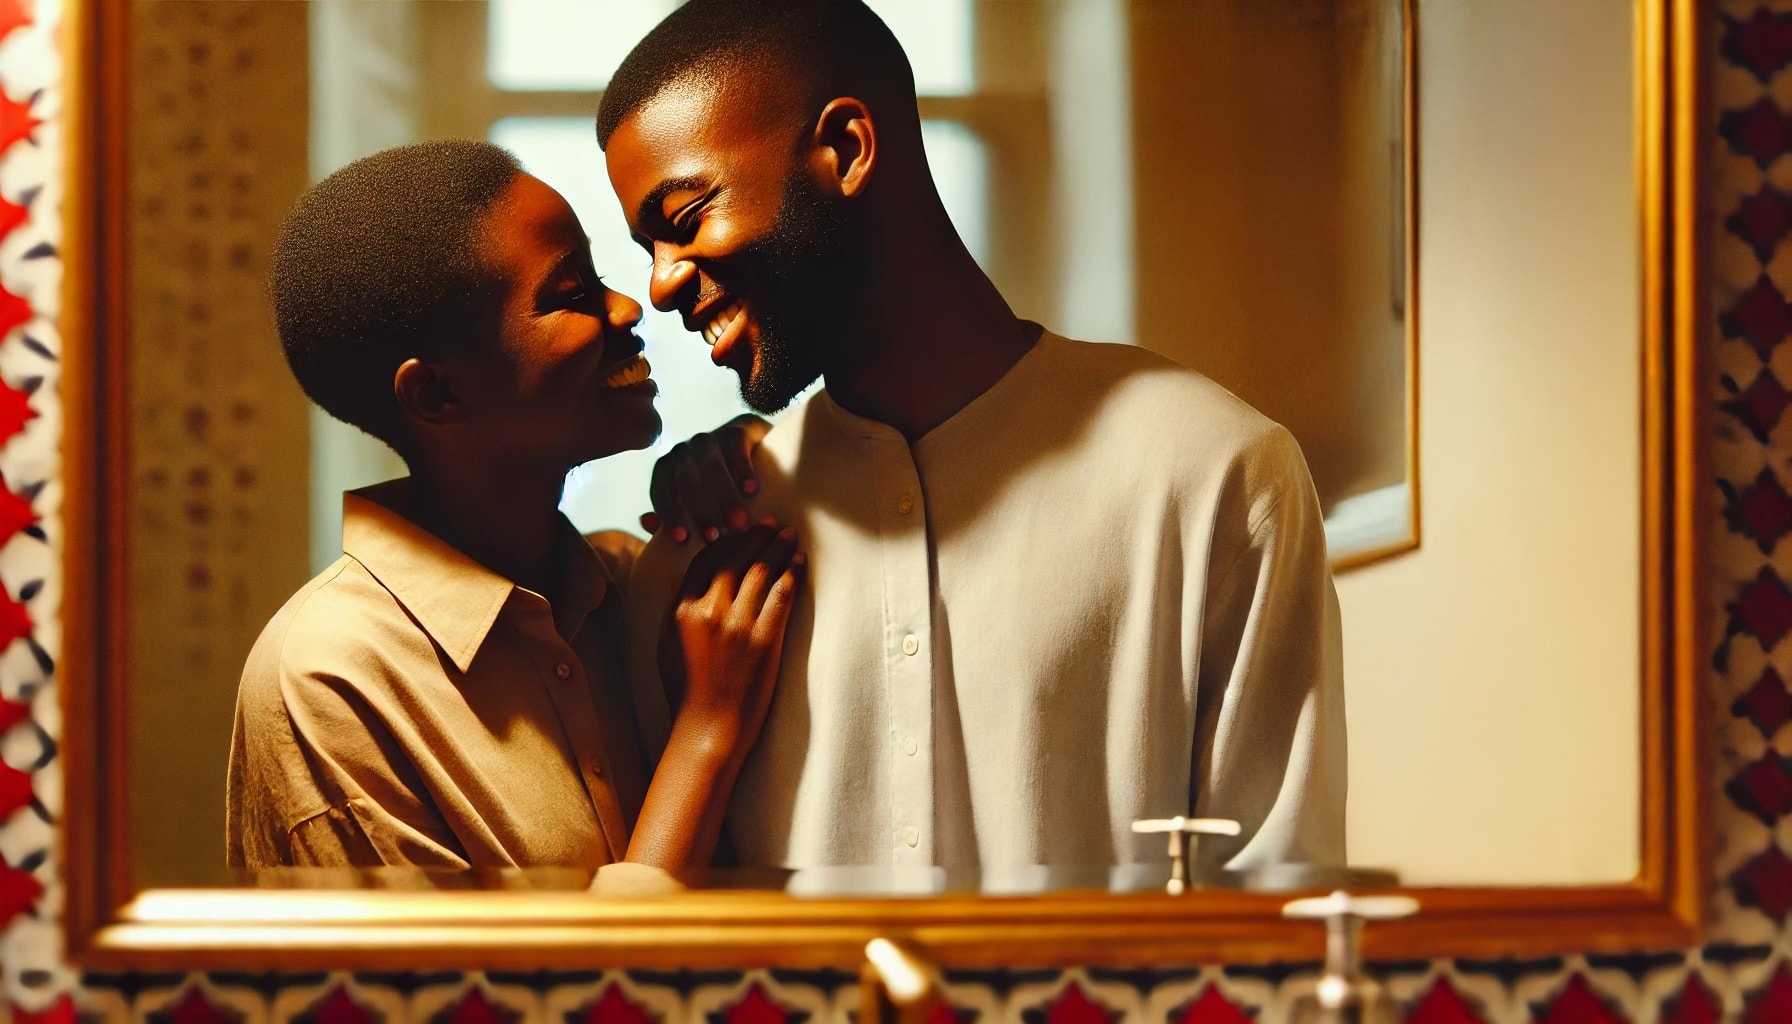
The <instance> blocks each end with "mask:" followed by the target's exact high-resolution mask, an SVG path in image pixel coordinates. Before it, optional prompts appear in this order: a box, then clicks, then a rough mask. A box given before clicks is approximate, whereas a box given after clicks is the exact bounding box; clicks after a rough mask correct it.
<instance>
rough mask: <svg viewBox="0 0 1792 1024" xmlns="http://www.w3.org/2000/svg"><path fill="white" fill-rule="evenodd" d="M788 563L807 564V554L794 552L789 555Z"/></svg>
mask: <svg viewBox="0 0 1792 1024" xmlns="http://www.w3.org/2000/svg"><path fill="white" fill-rule="evenodd" d="M790 564H791V565H808V564H809V556H808V555H805V554H803V553H802V552H800V551H799V552H797V553H796V554H794V555H791V556H790Z"/></svg>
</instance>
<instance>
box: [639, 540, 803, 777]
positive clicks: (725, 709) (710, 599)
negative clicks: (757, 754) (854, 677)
mask: <svg viewBox="0 0 1792 1024" xmlns="http://www.w3.org/2000/svg"><path fill="white" fill-rule="evenodd" d="M803 565H804V560H803V556H802V555H801V554H799V553H797V550H796V527H794V526H786V527H784V528H783V529H782V530H780V529H778V528H777V526H776V525H775V524H773V523H769V522H762V523H760V524H759V525H757V526H753V527H751V528H749V529H748V530H747V531H746V532H744V533H739V534H730V535H728V536H726V537H722V538H720V539H718V540H716V541H715V542H714V543H711V544H710V545H709V546H708V547H706V548H704V549H703V550H702V551H701V552H699V553H698V554H697V557H696V558H694V559H692V560H691V565H690V568H689V569H688V570H687V571H686V572H685V578H684V586H683V587H682V588H681V589H680V591H679V596H678V605H677V607H676V608H674V609H673V612H672V627H673V631H674V633H675V635H676V636H675V638H676V645H675V647H676V650H675V651H673V650H668V649H666V648H665V647H662V658H661V666H660V670H661V673H662V675H661V678H662V679H664V678H668V674H667V670H668V669H671V670H672V672H673V673H680V670H681V669H682V672H681V674H673V675H671V676H670V678H672V679H680V680H682V684H683V685H682V687H678V686H677V684H676V683H675V684H674V692H676V693H679V694H680V700H679V708H678V718H679V719H680V720H686V719H688V720H690V721H691V723H692V725H693V726H699V727H702V728H704V729H705V730H707V732H708V734H709V735H711V736H714V737H716V738H717V739H721V740H726V741H727V742H730V743H732V744H733V745H735V746H737V747H739V748H740V750H739V752H740V753H741V754H742V755H743V756H744V755H745V753H746V748H748V747H750V746H751V745H752V743H753V741H754V740H755V739H757V738H758V737H759V729H760V726H762V725H763V724H764V723H765V713H766V710H767V709H768V708H769V707H770V706H771V697H772V687H773V684H774V683H775V681H776V680H777V678H778V665H779V662H780V658H781V656H782V654H783V652H784V630H785V627H786V626H787V625H788V624H789V621H790V608H791V605H792V603H793V602H794V601H795V599H796V592H797V587H798V586H799V585H800V582H799V581H800V578H801V575H800V574H801V573H802V570H803ZM673 655H675V656H676V660H674V657H673Z"/></svg>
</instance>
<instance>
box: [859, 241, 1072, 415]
mask: <svg viewBox="0 0 1792 1024" xmlns="http://www.w3.org/2000/svg"><path fill="white" fill-rule="evenodd" d="M870 280H872V281H873V282H876V283H875V285H874V287H873V289H872V293H871V294H870V295H869V296H867V299H868V301H866V302H865V303H864V305H863V307H862V313H863V315H862V316H861V317H860V318H859V323H860V324H861V325H863V326H862V328H861V334H860V337H859V339H858V343H857V344H856V345H854V346H852V351H853V352H854V353H855V354H856V356H857V358H855V359H854V361H853V365H852V366H850V367H847V368H844V369H841V370H836V371H831V372H829V373H828V375H827V388H828V394H829V395H830V396H832V397H833V399H834V401H835V402H836V403H838V404H839V405H840V406H841V407H842V408H844V409H846V410H848V411H849V412H852V413H854V414H855V415H859V416H863V417H865V418H867V419H872V420H876V421H878V422H880V423H886V424H889V425H890V426H891V427H894V428H895V429H896V430H898V431H900V432H901V433H902V435H903V436H904V437H906V438H908V439H909V441H910V442H913V441H916V440H919V439H920V438H921V437H923V436H924V435H926V434H927V433H928V432H929V431H931V430H932V429H933V428H935V427H937V426H939V425H940V424H942V423H944V422H946V421H947V420H949V419H951V418H952V417H953V416H955V415H957V414H958V412H959V411H960V410H961V409H963V408H964V407H965V406H967V405H969V404H970V403H971V402H973V401H975V400H976V399H977V397H978V396H980V395H982V394H983V393H984V392H985V391H988V390H989V389H990V388H991V387H992V386H994V385H995V383H996V382H997V381H999V380H1001V379H1002V377H1003V376H1004V375H1005V374H1006V373H1007V372H1008V371H1009V370H1010V369H1012V368H1013V367H1014V364H1015V363H1017V362H1019V361H1020V359H1021V357H1022V356H1024V355H1026V354H1027V352H1028V350H1030V349H1031V348H1032V346H1033V343H1034V341H1035V340H1036V339H1037V337H1038V335H1037V332H1036V331H1034V330H1032V329H1030V328H1029V326H1028V325H1027V324H1026V323H1024V322H1023V321H1021V320H1020V319H1018V318H1017V317H1016V316H1015V315H1014V311H1013V310H1012V309H1010V308H1009V306H1008V303H1007V301H1006V300H1004V299H1003V298H1002V295H1001V293H1000V292H999V291H997V290H996V287H995V284H994V283H993V282H991V281H990V280H989V278H988V276H987V275H985V274H984V273H983V271H982V269H981V268H980V267H978V266H977V264H976V261H975V260H973V259H972V258H971V255H970V253H969V252H967V251H966V250H965V248H964V246H963V244H962V243H961V242H959V240H958V236H957V235H956V234H955V233H952V232H950V231H949V230H947V231H943V232H934V233H932V237H927V238H923V239H918V240H911V241H910V243H909V244H907V245H903V246H896V247H892V248H891V249H890V250H889V257H888V259H887V260H886V261H885V265H882V266H878V267H875V268H873V272H872V274H871V276H870Z"/></svg>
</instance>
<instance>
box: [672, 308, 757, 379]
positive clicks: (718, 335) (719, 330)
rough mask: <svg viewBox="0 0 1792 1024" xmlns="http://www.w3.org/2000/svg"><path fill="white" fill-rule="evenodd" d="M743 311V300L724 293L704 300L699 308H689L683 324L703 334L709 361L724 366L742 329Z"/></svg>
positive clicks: (744, 324)
mask: <svg viewBox="0 0 1792 1024" xmlns="http://www.w3.org/2000/svg"><path fill="white" fill-rule="evenodd" d="M746 313H747V300H745V299H737V298H731V297H729V296H728V295H726V294H724V295H722V296H720V297H718V298H716V299H713V300H711V301H710V302H708V303H705V304H704V307H703V308H702V309H700V310H693V311H692V315H691V316H689V317H687V318H686V319H685V326H686V327H687V328H688V329H690V330H692V331H695V332H696V333H698V334H701V335H702V336H703V340H704V341H705V342H706V343H707V344H708V345H709V359H710V362H713V363H715V364H716V365H717V366H724V365H727V363H728V359H729V353H731V352H732V351H733V350H734V347H735V345H736V343H738V342H739V340H740V337H741V335H742V334H743V333H744V332H745V328H746V323H747V315H746Z"/></svg>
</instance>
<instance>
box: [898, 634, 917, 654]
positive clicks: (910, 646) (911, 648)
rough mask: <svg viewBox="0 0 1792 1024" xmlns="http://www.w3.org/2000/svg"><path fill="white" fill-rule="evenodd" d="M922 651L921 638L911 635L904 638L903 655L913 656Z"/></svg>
mask: <svg viewBox="0 0 1792 1024" xmlns="http://www.w3.org/2000/svg"><path fill="white" fill-rule="evenodd" d="M920 649H921V638H920V637H917V636H916V635H915V634H913V633H910V634H909V635H907V636H905V637H903V638H902V653H904V654H913V653H915V652H916V651H918V650H920Z"/></svg>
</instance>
